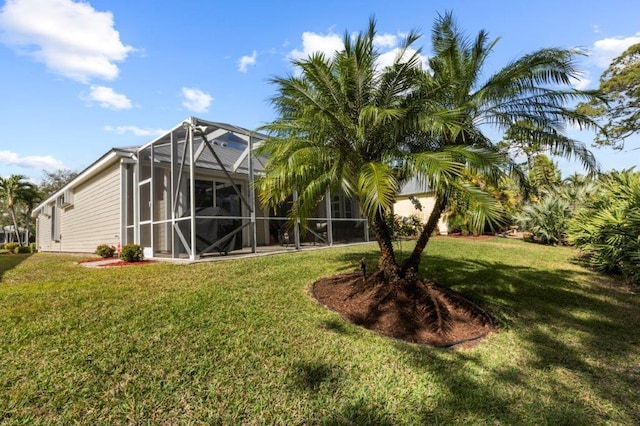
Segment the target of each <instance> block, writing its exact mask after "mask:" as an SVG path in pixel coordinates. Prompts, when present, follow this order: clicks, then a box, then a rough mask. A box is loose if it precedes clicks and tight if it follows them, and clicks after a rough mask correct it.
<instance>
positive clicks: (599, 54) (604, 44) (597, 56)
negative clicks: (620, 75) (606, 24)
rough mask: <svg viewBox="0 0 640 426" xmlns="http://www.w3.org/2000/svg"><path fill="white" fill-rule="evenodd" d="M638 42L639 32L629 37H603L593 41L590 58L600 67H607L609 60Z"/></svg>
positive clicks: (639, 40) (639, 38) (639, 39)
mask: <svg viewBox="0 0 640 426" xmlns="http://www.w3.org/2000/svg"><path fill="white" fill-rule="evenodd" d="M636 43H640V33H636V34H635V35H632V36H629V37H612V38H604V39H602V40H598V41H596V42H595V43H593V47H592V48H591V49H590V51H591V52H590V53H591V59H592V60H593V61H594V62H595V64H596V65H598V66H599V67H601V68H607V67H608V66H609V65H610V64H611V61H613V60H614V59H615V58H616V57H617V56H620V55H621V54H622V52H624V51H625V50H627V49H628V48H629V47H630V46H632V45H634V44H636Z"/></svg>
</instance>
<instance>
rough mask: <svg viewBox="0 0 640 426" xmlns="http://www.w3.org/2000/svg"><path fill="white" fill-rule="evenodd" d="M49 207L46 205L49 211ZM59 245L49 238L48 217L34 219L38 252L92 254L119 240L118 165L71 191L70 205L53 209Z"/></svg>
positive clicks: (49, 226)
mask: <svg viewBox="0 0 640 426" xmlns="http://www.w3.org/2000/svg"><path fill="white" fill-rule="evenodd" d="M51 206H52V204H50V207H49V210H50V209H51ZM56 213H57V214H59V220H60V222H59V230H60V235H61V238H60V241H53V240H52V238H51V216H50V215H44V214H40V215H39V216H38V241H37V244H38V250H41V251H61V252H78V253H93V252H94V251H95V249H96V247H97V246H98V245H99V244H103V243H104V244H112V245H117V244H118V242H119V240H120V237H119V234H120V164H119V163H115V164H113V165H111V166H109V167H108V168H107V169H106V170H104V171H102V172H101V173H99V174H98V175H96V176H95V177H93V178H91V179H90V180H88V181H86V182H84V183H82V184H80V185H78V186H77V187H75V188H74V189H73V205H71V206H68V207H65V208H56Z"/></svg>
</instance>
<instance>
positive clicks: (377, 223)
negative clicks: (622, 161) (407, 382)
mask: <svg viewBox="0 0 640 426" xmlns="http://www.w3.org/2000/svg"><path fill="white" fill-rule="evenodd" d="M374 38H375V22H374V21H373V20H372V21H371V22H370V25H369V28H368V31H366V32H364V33H361V34H359V35H357V37H355V38H352V37H351V35H350V34H345V37H344V42H343V43H344V45H343V50H342V51H340V52H337V53H336V54H335V55H334V56H333V57H331V58H329V57H327V56H325V55H323V54H319V53H316V54H313V55H311V56H310V57H309V58H307V59H303V60H299V61H295V62H294V64H295V66H296V67H298V68H299V70H300V74H299V75H291V76H287V77H284V78H275V79H274V80H273V83H274V84H275V85H276V87H277V94H276V96H275V97H274V98H273V100H272V101H273V104H274V106H275V108H276V110H277V111H278V113H279V117H278V118H277V119H276V120H275V121H274V122H272V123H270V124H269V125H267V126H265V129H266V130H268V131H270V132H271V133H272V135H273V136H274V138H272V139H269V140H267V141H265V142H264V143H263V144H262V146H261V147H260V152H261V153H262V154H265V155H267V156H268V157H269V162H268V164H267V168H266V175H265V177H264V179H263V180H262V181H261V182H260V184H259V188H260V190H261V197H262V200H263V202H266V203H269V204H277V203H280V202H283V201H284V200H285V199H286V198H287V197H288V196H290V195H291V194H292V193H293V192H297V193H298V197H297V199H296V200H295V201H294V204H293V208H292V211H291V214H292V216H293V217H296V218H302V219H304V218H305V217H308V215H309V213H310V212H311V211H312V209H313V208H315V206H316V205H317V203H318V202H319V201H320V200H321V199H322V198H323V197H324V196H325V194H326V191H327V190H329V189H331V190H337V189H341V190H343V191H344V192H346V193H347V194H350V195H353V196H355V197H357V198H358V199H359V201H360V204H361V206H362V209H363V211H364V212H365V213H366V214H367V216H368V217H369V221H370V223H371V225H372V229H373V231H374V233H375V234H376V239H377V242H378V245H379V247H380V250H381V258H380V268H381V269H382V270H383V271H384V274H385V277H386V278H387V280H389V281H391V282H400V281H402V279H408V281H412V280H413V279H414V277H417V270H418V266H419V264H420V259H421V255H422V252H423V250H424V248H425V246H426V244H427V242H428V240H429V237H430V235H431V233H432V232H433V230H434V229H435V227H436V226H437V222H438V219H439V217H440V215H441V213H442V212H443V211H444V210H445V208H446V207H447V205H448V203H449V201H450V200H451V199H453V198H455V199H456V200H458V199H460V196H465V197H467V198H468V199H469V200H471V202H472V204H473V205H474V207H475V209H474V211H475V212H476V216H475V219H474V220H475V221H476V222H478V223H480V222H482V221H484V220H485V219H486V218H488V217H492V216H494V215H495V213H496V204H497V203H496V201H495V199H493V198H492V197H490V196H488V195H487V194H486V193H485V192H484V191H482V190H481V189H480V188H478V187H476V186H473V185H470V184H469V183H468V181H467V180H465V178H464V176H465V174H469V173H471V174H472V175H473V174H476V173H480V174H482V175H483V176H484V177H485V180H486V181H496V180H497V178H498V177H499V176H500V175H501V170H502V169H501V167H502V166H504V164H505V163H504V156H503V155H501V154H500V153H499V152H498V151H497V150H495V149H494V147H493V145H492V143H491V141H490V140H489V138H488V137H487V136H486V135H485V134H484V133H483V132H482V128H481V127H480V124H488V125H495V126H497V127H498V128H500V129H502V130H506V129H507V128H509V126H511V125H513V124H514V123H516V122H518V121H522V120H528V121H530V122H531V123H533V124H534V126H532V129H530V130H529V135H530V137H531V138H532V139H533V140H535V141H536V143H539V144H540V145H544V146H546V147H551V148H553V149H554V151H556V152H559V153H561V154H562V155H566V156H571V155H575V156H577V157H578V158H579V159H581V160H582V162H583V163H584V164H585V165H586V166H587V167H592V168H595V166H596V164H595V160H594V158H593V156H592V155H591V153H590V152H589V151H588V150H587V149H586V148H585V147H584V145H582V144H580V143H579V142H577V141H574V140H571V139H569V138H567V137H566V136H564V135H563V134H562V130H563V126H564V120H568V121H573V122H576V123H578V124H580V125H589V124H591V121H590V120H589V119H588V118H587V117H585V116H583V115H580V114H578V113H576V112H574V111H572V110H571V109H569V108H566V107H565V103H566V102H567V101H570V100H575V99H578V100H580V99H588V98H589V96H590V94H589V93H586V92H581V91H577V90H574V89H570V88H567V89H562V88H560V86H567V87H568V86H569V82H570V79H571V78H572V77H574V76H576V75H577V74H578V71H577V70H576V69H575V68H574V65H573V55H574V52H572V51H567V50H561V49H544V50H540V51H538V52H535V53H533V54H530V55H526V56H525V57H523V58H520V59H518V60H516V61H514V62H512V63H511V64H509V65H507V66H506V67H505V68H503V69H502V70H500V71H499V72H498V73H496V74H494V75H493V76H491V77H490V78H489V79H488V80H487V81H485V82H484V83H481V82H480V81H479V79H480V76H481V75H482V69H483V65H484V63H485V60H486V59H487V57H488V56H489V53H490V52H491V50H492V49H493V47H494V46H495V43H496V41H490V40H489V39H488V36H487V34H486V33H485V32H484V31H482V32H480V33H479V35H478V36H477V37H476V39H474V40H470V39H468V38H467V37H466V36H465V35H464V34H462V33H461V32H460V31H459V30H458V28H457V26H456V25H455V23H454V21H453V17H452V15H451V14H446V15H444V16H440V17H439V18H438V19H436V22H435V25H434V29H433V35H432V41H433V46H434V56H432V57H431V59H430V61H429V66H430V70H423V69H422V68H421V66H420V57H419V49H418V50H413V48H412V46H413V45H414V43H415V42H416V41H417V39H418V35H417V34H416V33H414V32H411V33H410V34H409V35H408V36H407V38H406V40H405V41H404V44H403V45H402V47H401V49H400V52H399V54H398V55H397V57H396V60H395V61H394V63H393V64H391V65H390V66H388V67H386V68H382V69H381V68H379V67H378V52H377V51H376V49H375V48H374ZM407 179H417V180H418V181H419V182H421V183H422V184H423V185H424V186H425V189H426V188H427V187H428V188H430V189H432V190H434V191H435V193H436V203H435V207H434V209H433V212H432V214H431V216H430V217H429V219H428V221H427V223H426V225H425V227H424V230H423V231H422V233H421V234H420V236H419V238H418V241H417V244H416V247H415V249H414V251H413V252H412V254H411V256H410V257H409V258H408V260H407V261H406V262H405V263H404V264H402V265H400V264H399V263H398V262H397V259H396V257H395V253H394V251H393V244H392V240H391V232H390V230H389V228H388V226H387V225H386V221H385V220H384V219H385V215H386V214H387V212H388V211H389V210H390V209H391V206H392V205H393V203H394V201H395V198H396V196H397V193H398V190H399V188H400V184H401V183H402V182H403V181H405V180H407Z"/></svg>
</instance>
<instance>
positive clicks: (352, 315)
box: [312, 272, 494, 347]
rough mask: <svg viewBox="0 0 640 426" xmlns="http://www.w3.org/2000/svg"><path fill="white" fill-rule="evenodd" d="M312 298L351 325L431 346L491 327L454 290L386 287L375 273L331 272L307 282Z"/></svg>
mask: <svg viewBox="0 0 640 426" xmlns="http://www.w3.org/2000/svg"><path fill="white" fill-rule="evenodd" d="M312 292H313V295H314V297H315V298H316V299H317V300H318V301H319V302H320V303H322V304H323V305H325V306H326V307H328V308H329V309H331V310H333V311H336V312H338V313H339V314H340V315H342V317H343V318H345V319H346V320H348V321H349V322H352V323H354V324H357V325H360V326H362V327H365V328H367V329H369V330H373V331H375V332H378V333H380V334H382V335H385V336H389V337H393V338H396V339H401V340H404V341H407V342H413V343H421V344H425V345H431V346H439V347H451V346H458V345H463V346H471V345H473V344H474V343H477V342H478V341H479V339H481V338H482V337H484V336H486V335H487V334H488V333H489V332H490V331H492V330H493V329H494V327H493V323H492V320H491V318H490V317H489V315H488V314H487V313H486V312H484V311H483V310H482V309H480V308H479V307H478V306H477V305H475V304H473V303H472V302H471V301H469V300H468V299H466V298H464V297H463V296H461V295H460V294H458V293H456V292H454V291H452V290H449V289H445V288H442V287H439V286H437V285H435V284H432V283H425V282H422V281H417V282H415V283H407V282H404V281H401V282H400V284H399V285H397V286H395V287H391V286H389V285H388V284H386V283H385V282H384V281H383V279H382V277H381V274H374V275H372V276H370V277H368V278H367V280H366V281H365V280H364V279H363V276H362V273H360V272H358V273H351V274H341V275H334V276H331V277H326V278H322V279H320V280H318V281H316V282H315V283H313V287H312Z"/></svg>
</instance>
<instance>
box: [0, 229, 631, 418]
mask: <svg viewBox="0 0 640 426" xmlns="http://www.w3.org/2000/svg"><path fill="white" fill-rule="evenodd" d="M402 244H403V246H402V247H401V249H402V251H403V252H405V253H406V252H407V251H408V250H409V248H410V243H407V242H405V243H402ZM573 255H574V252H573V251H572V250H570V249H566V248H553V247H543V246H537V245H532V244H525V243H522V242H519V241H511V240H505V239H490V240H480V241H468V240H460V239H448V238H436V239H434V240H433V242H432V243H430V245H429V246H428V248H427V252H426V256H425V260H424V265H423V266H424V271H423V274H425V275H427V276H431V277H434V278H435V279H436V280H437V281H438V282H439V283H441V284H443V285H446V286H449V287H451V288H453V289H455V290H457V291H461V292H463V293H464V294H466V295H467V296H469V297H470V298H472V299H473V300H475V301H477V302H478V303H479V304H481V305H482V306H484V307H485V308H487V309H488V310H489V311H490V312H491V313H492V314H493V315H494V316H495V318H496V321H497V322H498V324H499V325H500V331H499V332H498V333H493V334H491V335H490V337H489V338H488V339H486V340H485V341H484V342H483V343H482V344H480V345H478V346H475V347H473V348H470V349H466V350H458V351H451V350H442V349H434V348H428V347H422V346H418V345H411V344H405V343H401V342H398V341H394V340H391V339H387V338H383V337H380V336H378V335H376V334H374V333H372V332H370V331H367V330H363V329H360V328H358V327H356V326H353V325H351V324H348V323H346V322H344V321H343V320H342V319H341V318H340V317H339V316H338V315H336V314H335V313H333V312H330V311H328V310H326V309H325V308H323V307H322V306H319V305H318V304H316V303H315V302H314V300H312V299H311V298H310V297H309V295H308V289H309V285H310V283H311V282H313V281H314V280H315V279H317V278H319V277H321V276H324V275H328V274H333V273H336V272H345V271H353V270H355V269H357V268H358V262H359V260H360V259H361V258H362V257H365V258H366V259H367V262H368V263H369V264H370V267H373V266H374V265H375V262H376V247H375V246H374V245H366V246H355V247H350V248H335V249H330V250H321V251H308V252H301V253H293V254H287V255H278V256H269V257H261V258H254V259H238V260H229V261H225V262H211V263H201V264H195V265H172V264H151V265H145V266H139V267H127V268H114V269H86V268H82V267H80V266H77V265H74V263H73V262H74V261H75V260H79V259H80V258H79V257H73V256H65V255H53V254H36V255H15V256H0V423H8V424H12V423H30V424H31V423H36V424H37V423H41V424H44V423H85V424H105V423H106V424H112V423H222V424H238V423H250V424H264V423H267V424H273V423H279V424H300V423H311V424H313V423H325V424H335V423H337V424H362V423H373V424H424V423H429V424H431V423H506V424H514V423H517V424H520V423H528V424H532V423H533V424H544V423H552V424H605V423H609V424H638V423H640V408H639V405H638V401H639V400H640V367H639V366H640V338H639V337H638V336H639V334H638V329H637V327H638V324H640V297H639V296H638V295H637V294H634V293H632V292H630V291H628V290H625V289H624V288H622V287H618V286H616V285H615V280H614V279H610V278H606V277H603V276H601V275H598V274H595V273H593V272H590V271H588V270H585V269H583V268H582V267H580V266H578V265H576V264H575V263H573V262H572V257H573Z"/></svg>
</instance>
